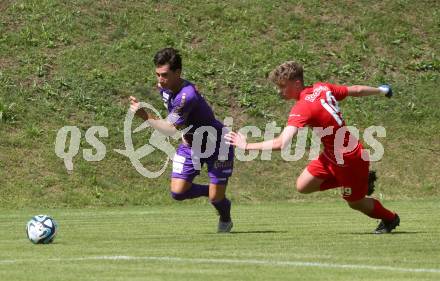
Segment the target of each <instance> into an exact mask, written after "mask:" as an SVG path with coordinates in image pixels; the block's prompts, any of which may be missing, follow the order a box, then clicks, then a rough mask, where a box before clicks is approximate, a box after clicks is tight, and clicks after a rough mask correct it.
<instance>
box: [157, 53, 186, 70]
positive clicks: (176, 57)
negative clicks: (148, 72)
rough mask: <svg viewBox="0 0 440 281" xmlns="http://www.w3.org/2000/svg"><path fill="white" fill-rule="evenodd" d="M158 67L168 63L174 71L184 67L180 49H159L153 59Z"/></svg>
mask: <svg viewBox="0 0 440 281" xmlns="http://www.w3.org/2000/svg"><path fill="white" fill-rule="evenodd" d="M153 62H154V65H155V66H156V67H158V66H162V65H166V64H168V65H169V66H170V69H171V70H172V71H176V70H178V69H182V57H181V56H180V54H179V51H178V50H176V49H174V48H164V49H162V50H159V51H158V52H157V53H156V54H155V55H154V59H153Z"/></svg>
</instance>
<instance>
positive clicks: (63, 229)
mask: <svg viewBox="0 0 440 281" xmlns="http://www.w3.org/2000/svg"><path fill="white" fill-rule="evenodd" d="M386 204H387V205H388V206H389V207H391V208H393V209H397V210H398V211H399V213H400V215H401V217H402V225H401V227H399V228H398V230H397V231H396V232H395V233H393V234H391V235H380V236H377V235H373V234H370V233H371V230H372V229H373V228H374V227H375V225H376V224H375V221H373V220H371V219H369V218H367V217H365V216H362V215H361V214H359V213H356V212H354V211H351V210H349V209H348V208H347V206H345V205H344V204H342V203H341V202H331V203H329V202H327V203H325V202H322V203H314V204H310V203H295V204H286V203H281V204H280V203H262V204H251V205H249V204H239V205H236V206H235V207H234V212H233V214H234V221H235V228H234V232H233V233H231V234H229V235H228V234H225V235H216V234H214V231H215V226H216V219H217V218H216V216H215V214H214V211H213V209H212V208H211V207H208V206H177V204H176V205H173V206H171V207H161V206H156V207H151V208H145V207H143V208H133V207H119V208H99V209H82V210H80V209H69V208H63V209H52V210H41V209H39V211H46V212H49V213H50V214H51V215H53V216H54V217H55V218H56V219H57V220H58V222H59V223H60V228H59V230H60V231H59V234H58V237H57V238H56V240H55V242H54V244H52V245H47V246H46V245H32V244H31V243H30V242H29V241H26V238H25V236H24V231H23V228H24V222H25V221H26V219H28V218H29V217H30V216H32V215H33V214H35V212H36V210H35V209H23V210H9V211H6V210H4V211H2V212H1V213H0V237H3V238H2V239H1V241H0V279H1V280H11V281H15V280H29V276H32V280H35V281H38V280H59V281H67V280H206V278H207V276H209V280H269V279H270V280H399V281H401V280H438V278H439V275H440V267H439V256H438V252H439V250H440V248H439V245H440V244H439V237H440V236H439V233H440V228H439V227H440V221H439V218H440V209H439V205H438V202H437V201H436V200H430V201H427V200H414V201H411V202H409V201H407V202H402V201H401V202H389V201H388V202H386ZM39 211H38V212H39ZM341 218H343V219H341ZM134 226H135V227H134ZM77 230H80V231H77ZM115 256H129V257H135V258H138V259H135V260H133V259H131V260H103V258H99V257H108V258H110V257H115ZM155 257H156V258H158V257H159V258H160V257H165V258H164V259H162V260H159V259H153V260H152V259H151V258H155ZM149 258H150V259H149ZM200 259H201V260H200ZM249 261H254V262H249ZM255 261H261V262H262V263H263V264H256V262H255ZM277 262H279V263H278V264H277ZM282 262H288V263H287V264H284V265H282V264H280V263H282ZM289 262H291V263H294V262H299V263H304V262H311V263H318V264H332V265H333V266H338V265H344V264H345V265H353V267H352V268H349V267H347V268H334V267H322V266H315V267H314V266H312V267H309V266H304V265H301V264H299V265H298V264H297V265H296V266H295V265H293V264H289ZM360 266H367V267H368V266H384V267H390V268H391V269H390V268H384V269H376V270H372V269H371V268H370V269H369V268H359V267H360ZM393 268H394V269H395V268H404V269H435V270H437V272H431V273H429V272H428V273H427V272H401V271H395V270H393Z"/></svg>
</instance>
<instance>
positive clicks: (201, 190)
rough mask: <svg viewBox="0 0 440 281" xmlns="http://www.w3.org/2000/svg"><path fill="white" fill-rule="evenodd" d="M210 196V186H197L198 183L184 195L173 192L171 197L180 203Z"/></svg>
mask: <svg viewBox="0 0 440 281" xmlns="http://www.w3.org/2000/svg"><path fill="white" fill-rule="evenodd" d="M208 195H209V186H207V185H202V184H196V183H193V184H192V186H191V188H190V189H188V190H187V191H185V192H183V193H175V192H171V197H173V199H175V200H178V201H182V200H185V199H193V198H198V197H202V196H205V197H208Z"/></svg>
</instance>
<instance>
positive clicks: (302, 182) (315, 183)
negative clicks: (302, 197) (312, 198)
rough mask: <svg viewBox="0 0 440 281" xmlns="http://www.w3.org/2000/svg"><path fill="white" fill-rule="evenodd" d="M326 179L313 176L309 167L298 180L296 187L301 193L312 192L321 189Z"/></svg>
mask: <svg viewBox="0 0 440 281" xmlns="http://www.w3.org/2000/svg"><path fill="white" fill-rule="evenodd" d="M323 182H324V179H321V178H318V177H315V176H313V175H312V174H311V173H310V172H309V171H308V170H307V169H304V171H303V172H302V173H301V175H300V176H299V177H298V179H297V180H296V189H297V190H298V192H300V193H304V194H307V193H312V192H316V191H319V190H320V186H321V184H322V183H323Z"/></svg>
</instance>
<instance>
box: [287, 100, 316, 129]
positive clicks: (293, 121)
mask: <svg viewBox="0 0 440 281" xmlns="http://www.w3.org/2000/svg"><path fill="white" fill-rule="evenodd" d="M310 118H311V114H310V109H309V108H308V107H307V104H306V103H304V102H303V101H298V102H297V103H296V104H295V105H294V106H293V107H292V109H291V110H290V113H289V118H288V119H287V125H288V126H295V127H298V128H302V127H305V126H307V125H309V124H310Z"/></svg>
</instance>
